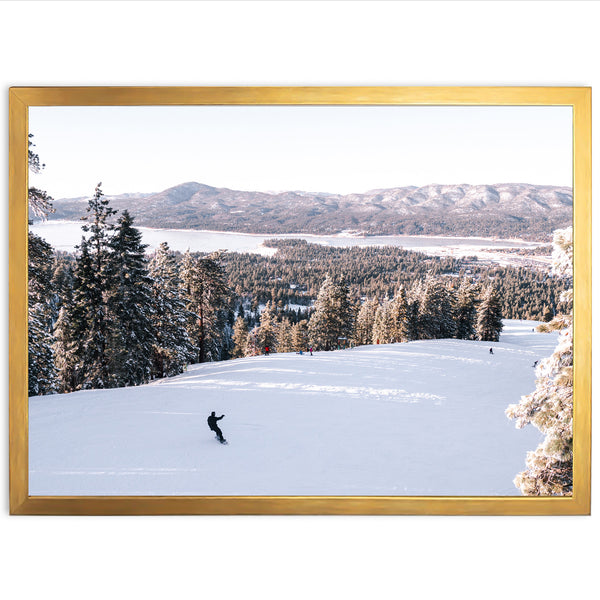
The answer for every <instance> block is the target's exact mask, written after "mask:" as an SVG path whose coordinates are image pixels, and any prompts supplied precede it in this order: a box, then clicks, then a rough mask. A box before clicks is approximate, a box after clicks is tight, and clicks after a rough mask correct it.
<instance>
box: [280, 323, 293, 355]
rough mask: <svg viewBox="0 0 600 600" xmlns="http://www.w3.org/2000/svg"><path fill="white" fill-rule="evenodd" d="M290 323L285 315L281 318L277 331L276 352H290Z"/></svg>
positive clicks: (291, 349)
mask: <svg viewBox="0 0 600 600" xmlns="http://www.w3.org/2000/svg"><path fill="white" fill-rule="evenodd" d="M293 350H294V348H293V344H292V324H291V323H290V320H289V319H288V318H287V317H284V318H283V319H281V322H280V323H279V330H278V331H277V352H292V351H293Z"/></svg>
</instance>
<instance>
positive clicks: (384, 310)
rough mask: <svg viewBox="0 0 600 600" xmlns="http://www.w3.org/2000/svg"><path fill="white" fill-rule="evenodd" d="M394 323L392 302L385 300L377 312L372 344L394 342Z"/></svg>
mask: <svg viewBox="0 0 600 600" xmlns="http://www.w3.org/2000/svg"><path fill="white" fill-rule="evenodd" d="M393 329H394V323H393V319H392V307H391V304H390V301H389V300H388V299H387V298H385V299H384V301H383V302H382V303H381V304H380V305H379V306H378V307H377V310H376V311H375V320H374V321H373V334H372V339H371V343H372V344H389V343H390V342H391V341H392V335H393Z"/></svg>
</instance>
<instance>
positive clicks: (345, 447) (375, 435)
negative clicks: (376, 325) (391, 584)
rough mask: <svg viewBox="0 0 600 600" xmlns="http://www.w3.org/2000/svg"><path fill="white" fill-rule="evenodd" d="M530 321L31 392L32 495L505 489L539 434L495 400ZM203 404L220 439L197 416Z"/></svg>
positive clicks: (526, 344) (529, 348)
mask: <svg viewBox="0 0 600 600" xmlns="http://www.w3.org/2000/svg"><path fill="white" fill-rule="evenodd" d="M535 325H536V323H533V322H530V321H505V329H504V332H503V334H502V337H501V340H500V342H499V343H489V342H472V341H463V340H435V341H416V342H411V343H407V344H406V343H405V344H393V345H380V346H363V347H359V348H353V349H351V350H343V351H336V352H317V353H315V354H314V356H310V355H307V354H304V355H302V356H300V355H298V354H274V355H271V356H268V357H265V356H259V357H253V358H243V359H237V360H231V361H226V362H219V363H207V364H202V365H195V366H192V367H190V369H189V370H188V371H187V372H186V373H184V374H183V375H180V376H178V377H172V378H170V379H164V380H160V381H156V382H154V383H151V384H149V385H144V386H140V387H133V388H125V389H116V390H94V391H81V392H75V393H71V394H62V395H54V396H45V397H35V398H31V399H30V402H29V409H30V413H29V422H30V430H29V434H30V437H29V461H30V462H29V466H30V477H29V485H30V490H29V493H30V494H31V495H96V494H100V495H518V494H519V492H518V490H517V489H516V488H515V487H514V485H513V483H512V480H513V479H514V477H515V475H516V474H517V473H518V472H519V471H521V470H523V468H524V464H525V455H526V453H527V451H528V450H532V449H534V448H535V447H536V446H537V444H538V443H539V441H540V439H541V434H540V433H539V432H538V431H537V430H536V429H533V428H532V427H531V426H528V427H527V428H525V429H523V430H517V429H515V426H514V422H512V421H509V420H508V419H507V418H506V417H505V415H504V410H505V409H506V407H507V405H508V404H510V403H513V402H517V401H518V400H519V397H520V396H521V395H522V394H526V393H529V392H530V391H532V390H533V387H534V381H535V370H534V369H533V368H532V366H533V363H534V361H536V360H538V359H540V358H543V357H545V356H548V355H550V354H551V353H552V351H553V348H554V346H555V344H556V339H557V336H556V334H554V333H552V334H540V333H534V332H533V331H532V328H533V327H534V326H535ZM490 347H493V349H494V354H493V355H491V354H490V353H489V348H490ZM212 410H214V411H216V412H217V415H220V414H222V413H225V415H226V416H225V418H224V419H223V420H222V421H219V425H221V427H222V429H223V433H224V435H225V437H226V438H227V439H228V441H229V445H226V446H223V445H221V444H219V443H218V442H217V441H216V439H215V438H214V434H213V433H212V432H211V431H210V430H209V429H208V426H207V424H206V418H207V416H208V415H209V414H210V412H211V411H212Z"/></svg>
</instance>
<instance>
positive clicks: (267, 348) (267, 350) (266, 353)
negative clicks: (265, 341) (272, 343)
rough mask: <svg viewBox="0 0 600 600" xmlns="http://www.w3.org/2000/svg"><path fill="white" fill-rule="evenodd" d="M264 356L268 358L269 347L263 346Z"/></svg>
mask: <svg viewBox="0 0 600 600" xmlns="http://www.w3.org/2000/svg"><path fill="white" fill-rule="evenodd" d="M265 356H269V346H265Z"/></svg>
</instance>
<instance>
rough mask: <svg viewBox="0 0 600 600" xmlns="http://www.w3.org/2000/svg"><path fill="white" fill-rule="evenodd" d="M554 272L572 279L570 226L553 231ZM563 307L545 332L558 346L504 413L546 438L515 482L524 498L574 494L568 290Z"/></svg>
mask: <svg viewBox="0 0 600 600" xmlns="http://www.w3.org/2000/svg"><path fill="white" fill-rule="evenodd" d="M553 245H554V251H553V255H552V258H553V265H552V268H553V272H554V274H555V275H557V276H560V277H566V278H568V279H572V277H573V228H572V227H568V228H566V229H559V230H556V231H555V232H554V240H553ZM561 301H563V302H565V303H566V305H567V306H568V311H567V313H566V314H563V315H558V316H557V317H556V318H555V319H553V321H552V322H551V323H550V324H548V325H546V328H549V329H554V330H560V336H559V340H558V344H557V346H556V349H555V350H554V353H553V354H552V356H550V357H549V358H546V359H544V360H542V361H541V362H540V364H539V365H538V367H537V369H536V375H537V381H536V388H535V391H534V392H532V393H531V394H529V395H527V396H522V397H521V401H520V402H519V403H518V404H511V405H510V406H509V407H508V408H507V410H506V414H507V416H508V417H509V418H511V419H516V426H517V428H519V429H520V428H522V427H524V426H525V425H527V424H528V423H531V424H532V425H534V426H535V427H537V428H538V429H539V430H540V431H541V432H542V433H543V434H544V435H545V436H546V437H545V439H544V440H543V442H542V443H541V444H540V445H539V446H538V447H537V448H536V449H535V450H534V451H532V452H528V453H527V459H526V465H527V469H526V470H525V471H523V472H522V473H519V474H518V475H517V477H516V478H515V481H514V483H515V486H516V487H518V488H519V489H520V490H521V493H522V494H523V495H525V496H572V495H573V322H572V321H573V312H572V311H573V304H572V303H573V290H572V288H571V289H569V290H568V291H567V292H565V293H564V294H563V296H562V297H561Z"/></svg>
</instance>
